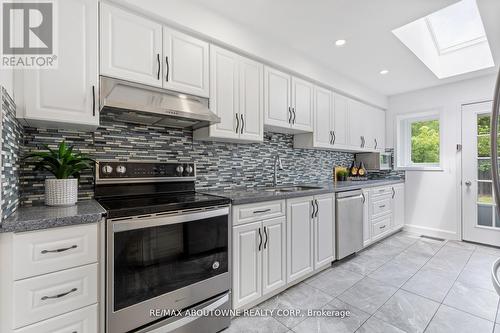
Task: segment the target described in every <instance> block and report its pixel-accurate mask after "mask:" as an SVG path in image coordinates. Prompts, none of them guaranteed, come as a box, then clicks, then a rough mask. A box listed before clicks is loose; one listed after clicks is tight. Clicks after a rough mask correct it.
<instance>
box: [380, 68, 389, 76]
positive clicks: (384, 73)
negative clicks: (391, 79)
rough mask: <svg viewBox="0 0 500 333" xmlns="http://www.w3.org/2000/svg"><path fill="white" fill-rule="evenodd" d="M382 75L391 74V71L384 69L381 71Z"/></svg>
mask: <svg viewBox="0 0 500 333" xmlns="http://www.w3.org/2000/svg"><path fill="white" fill-rule="evenodd" d="M380 74H381V75H386V74H389V71H388V70H387V69H383V70H381V71H380Z"/></svg>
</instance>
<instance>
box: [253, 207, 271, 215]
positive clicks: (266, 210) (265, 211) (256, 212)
mask: <svg viewBox="0 0 500 333" xmlns="http://www.w3.org/2000/svg"><path fill="white" fill-rule="evenodd" d="M270 211H271V208H268V209H262V210H254V211H253V213H254V214H262V213H267V212H270Z"/></svg>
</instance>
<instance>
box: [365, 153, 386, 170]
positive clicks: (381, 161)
mask: <svg viewBox="0 0 500 333" xmlns="http://www.w3.org/2000/svg"><path fill="white" fill-rule="evenodd" d="M361 162H363V164H364V165H365V168H366V170H367V171H382V170H391V169H392V167H391V165H392V154H391V153H358V154H356V163H357V164H358V165H359V163H361Z"/></svg>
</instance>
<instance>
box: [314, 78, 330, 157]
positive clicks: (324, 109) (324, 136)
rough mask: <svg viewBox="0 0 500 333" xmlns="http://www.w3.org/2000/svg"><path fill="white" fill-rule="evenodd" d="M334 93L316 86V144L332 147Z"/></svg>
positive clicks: (316, 145) (317, 145)
mask: <svg viewBox="0 0 500 333" xmlns="http://www.w3.org/2000/svg"><path fill="white" fill-rule="evenodd" d="M333 129H334V128H333V94H332V92H331V91H329V90H327V89H323V88H320V87H315V88H314V141H315V142H314V146H315V147H323V148H332V142H333Z"/></svg>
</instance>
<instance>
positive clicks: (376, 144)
mask: <svg viewBox="0 0 500 333" xmlns="http://www.w3.org/2000/svg"><path fill="white" fill-rule="evenodd" d="M373 140H375V149H377V146H378V142H377V139H373Z"/></svg>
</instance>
